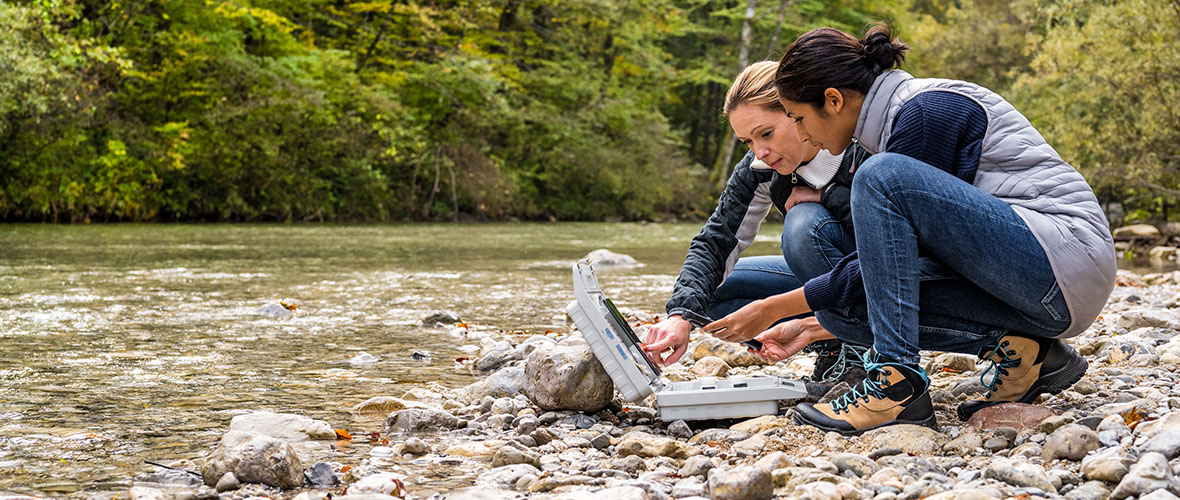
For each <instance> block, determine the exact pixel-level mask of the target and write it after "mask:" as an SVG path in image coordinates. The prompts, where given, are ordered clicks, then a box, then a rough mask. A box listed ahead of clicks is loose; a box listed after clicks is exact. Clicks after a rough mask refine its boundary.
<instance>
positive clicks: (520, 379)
mask: <svg viewBox="0 0 1180 500" xmlns="http://www.w3.org/2000/svg"><path fill="white" fill-rule="evenodd" d="M523 384H524V368H520V367H506V368H501V369H500V370H499V371H497V372H496V373H493V374H491V375H490V376H488V377H487V378H485V379H483V380H480V381H479V382H476V383H474V384H471V385H468V386H467V387H464V388H463V389H462V390H460V391H459V394H458V395H457V396H456V398H457V399H458V400H459V401H462V402H464V403H468V404H470V403H472V402H475V401H480V400H482V399H483V398H485V397H492V398H493V399H495V398H503V397H513V396H516V395H517V394H520V387H521V386H522V385H523Z"/></svg>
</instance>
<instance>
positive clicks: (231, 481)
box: [213, 472, 242, 493]
mask: <svg viewBox="0 0 1180 500" xmlns="http://www.w3.org/2000/svg"><path fill="white" fill-rule="evenodd" d="M241 487H242V483H239V482H238V476H235V475H234V473H233V472H226V473H225V474H222V475H221V479H218V480H217V486H214V487H213V489H215V490H217V492H218V493H222V492H225V491H232V490H236V489H238V488H241Z"/></svg>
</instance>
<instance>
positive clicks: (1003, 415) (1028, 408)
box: [967, 403, 1057, 430]
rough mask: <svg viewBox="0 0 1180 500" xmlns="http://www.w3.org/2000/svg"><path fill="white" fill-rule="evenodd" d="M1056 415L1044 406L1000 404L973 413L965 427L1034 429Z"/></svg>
mask: <svg viewBox="0 0 1180 500" xmlns="http://www.w3.org/2000/svg"><path fill="white" fill-rule="evenodd" d="M1056 414H1057V412H1054V411H1053V410H1051V409H1049V408H1046V407H1044V406H1039V405H1030V404H1025V403H1001V404H998V405H994V406H989V407H987V408H984V409H982V410H979V411H977V412H975V414H974V415H971V418H970V419H968V420H967V425H971V426H974V427H976V428H979V429H995V428H998V427H1011V428H1014V429H1017V430H1023V429H1028V428H1032V427H1036V426H1037V425H1039V424H1040V423H1041V421H1042V420H1045V419H1046V418H1049V417H1051V416H1053V415H1056Z"/></svg>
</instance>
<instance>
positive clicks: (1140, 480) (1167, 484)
mask: <svg viewBox="0 0 1180 500" xmlns="http://www.w3.org/2000/svg"><path fill="white" fill-rule="evenodd" d="M1178 486H1180V485H1177V483H1176V480H1175V477H1174V476H1173V474H1172V467H1170V466H1169V465H1168V459H1167V458H1164V456H1163V455H1161V454H1159V453H1150V452H1149V453H1144V454H1143V456H1142V457H1139V462H1138V463H1136V464H1135V465H1133V466H1131V470H1130V471H1129V472H1127V475H1126V476H1123V479H1122V481H1119V485H1118V486H1117V487H1115V489H1114V492H1112V493H1111V494H1110V498H1113V499H1115V500H1118V499H1120V498H1127V497H1130V496H1139V495H1142V494H1144V493H1149V492H1151V491H1155V490H1163V489H1166V490H1169V491H1171V492H1172V493H1177V492H1180V487H1178Z"/></svg>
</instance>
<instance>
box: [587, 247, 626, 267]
mask: <svg viewBox="0 0 1180 500" xmlns="http://www.w3.org/2000/svg"><path fill="white" fill-rule="evenodd" d="M582 259H583V260H585V259H589V260H590V263H591V264H593V265H594V267H596V268H603V267H635V266H638V265H639V262H637V261H636V260H635V258H634V257H632V256H630V255H626V254H621V253H615V252H612V251H610V250H607V249H605V248H599V249H597V250H594V251H593V252H590V253H589V254H586V256H585V257H582Z"/></svg>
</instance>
